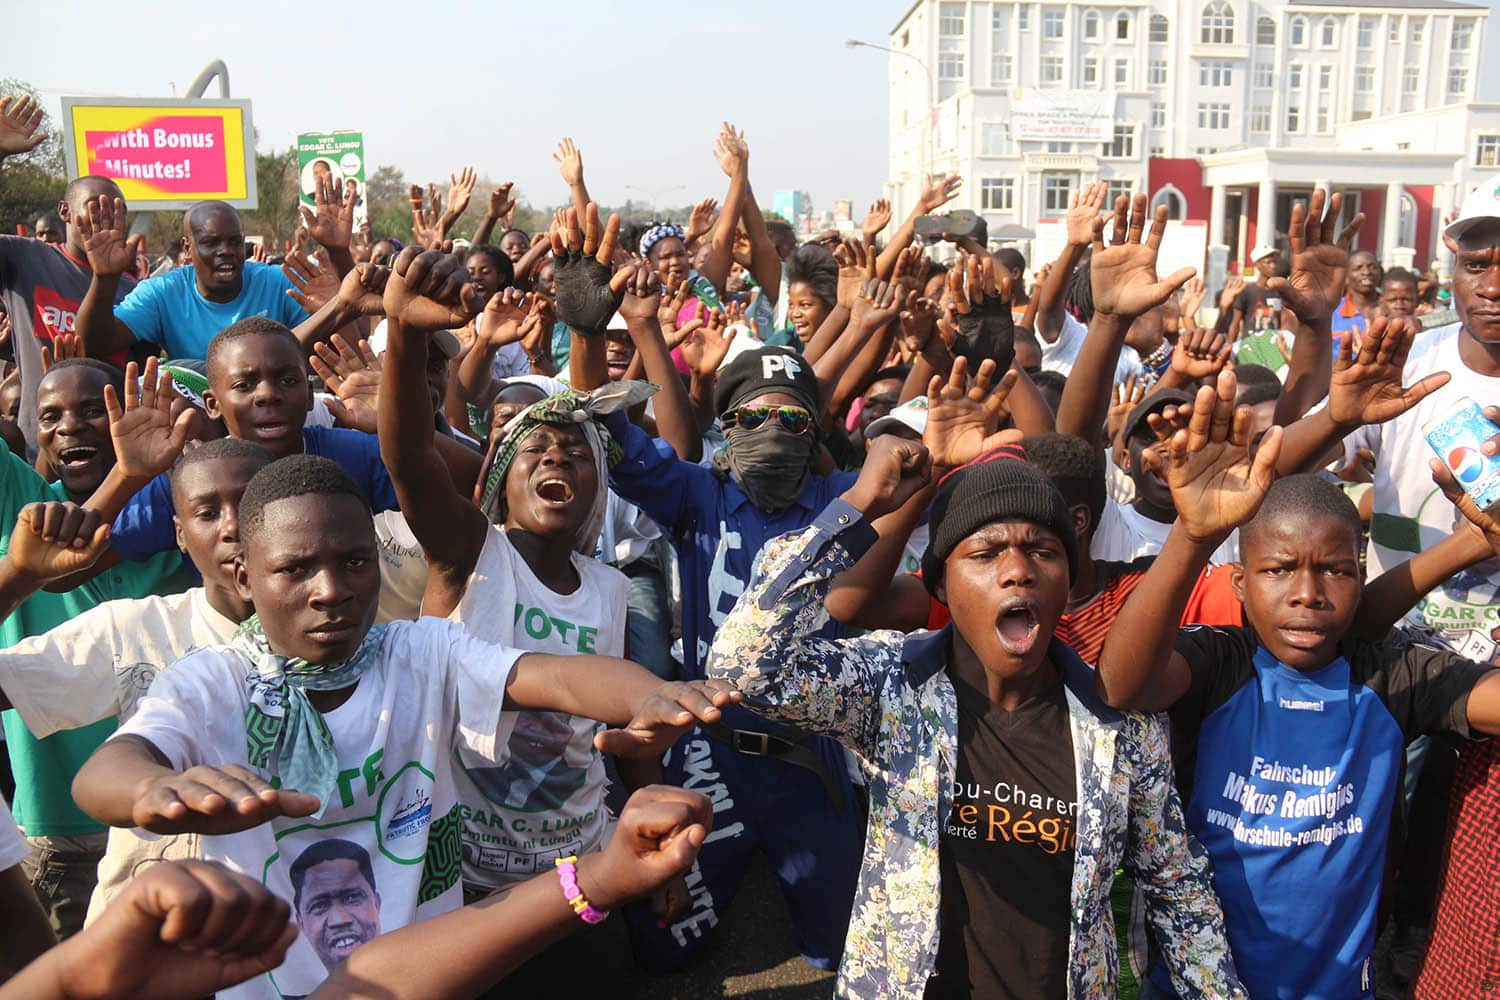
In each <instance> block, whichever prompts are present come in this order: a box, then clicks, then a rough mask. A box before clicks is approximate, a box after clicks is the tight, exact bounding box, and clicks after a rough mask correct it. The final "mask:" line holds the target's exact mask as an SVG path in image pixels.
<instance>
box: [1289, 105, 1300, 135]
mask: <svg viewBox="0 0 1500 1000" xmlns="http://www.w3.org/2000/svg"><path fill="white" fill-rule="evenodd" d="M1286 130H1287V131H1288V132H1300V131H1302V109H1301V108H1299V107H1297V105H1295V104H1292V105H1289V106H1288V107H1287V109H1286Z"/></svg>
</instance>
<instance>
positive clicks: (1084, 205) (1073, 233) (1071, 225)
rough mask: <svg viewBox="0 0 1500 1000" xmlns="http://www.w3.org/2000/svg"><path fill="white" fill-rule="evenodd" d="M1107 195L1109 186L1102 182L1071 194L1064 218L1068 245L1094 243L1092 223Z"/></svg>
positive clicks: (1096, 219) (1097, 216)
mask: <svg viewBox="0 0 1500 1000" xmlns="http://www.w3.org/2000/svg"><path fill="white" fill-rule="evenodd" d="M1108 194H1109V185H1108V184H1106V183H1104V182H1103V181H1096V182H1095V183H1093V184H1090V185H1089V186H1088V187H1086V188H1082V189H1078V190H1075V191H1074V192H1073V195H1072V197H1070V198H1069V199H1068V213H1067V215H1066V216H1065V221H1066V223H1067V231H1068V242H1069V243H1071V244H1073V245H1074V246H1088V245H1089V244H1090V243H1092V242H1093V241H1094V223H1095V222H1096V221H1098V219H1099V213H1100V212H1102V211H1103V210H1104V199H1105V197H1106V196H1107V195H1108ZM1041 281H1042V279H1041V278H1038V279H1037V282H1038V283H1040V282H1041Z"/></svg>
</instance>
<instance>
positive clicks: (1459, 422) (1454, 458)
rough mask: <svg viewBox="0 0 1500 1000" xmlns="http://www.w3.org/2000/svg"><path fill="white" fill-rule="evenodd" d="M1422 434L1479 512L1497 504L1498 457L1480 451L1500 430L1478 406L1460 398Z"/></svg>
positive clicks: (1499, 490)
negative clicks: (1482, 445)
mask: <svg viewBox="0 0 1500 1000" xmlns="http://www.w3.org/2000/svg"><path fill="white" fill-rule="evenodd" d="M1422 432H1423V433H1424V434H1425V435H1426V437H1427V444H1428V446H1429V447H1431V448H1432V450H1433V452H1434V453H1435V454H1436V455H1437V457H1438V458H1439V459H1441V460H1442V461H1444V462H1446V463H1448V471H1449V472H1452V473H1453V478H1454V479H1456V480H1458V485H1459V486H1461V487H1463V490H1464V492H1465V493H1467V494H1469V496H1470V497H1471V498H1472V499H1473V501H1474V503H1475V504H1476V505H1477V506H1478V507H1479V509H1480V510H1485V509H1487V508H1489V507H1491V506H1492V505H1494V504H1495V502H1496V501H1500V455H1496V456H1489V455H1486V454H1485V453H1484V452H1482V451H1480V450H1479V446H1480V445H1481V444H1483V443H1484V442H1485V441H1487V440H1489V439H1490V438H1492V437H1494V436H1495V435H1496V434H1500V427H1497V426H1495V424H1494V422H1493V421H1491V420H1490V419H1489V418H1487V417H1486V416H1485V415H1484V411H1483V410H1482V409H1480V408H1479V404H1478V403H1476V402H1474V400H1472V399H1470V398H1469V397H1467V396H1465V397H1463V398H1462V399H1460V400H1459V401H1458V403H1457V404H1456V405H1455V406H1454V408H1453V410H1452V411H1450V412H1449V413H1448V415H1447V416H1445V417H1442V418H1440V419H1438V420H1433V421H1430V422H1429V423H1428V424H1427V426H1425V427H1423V428H1422Z"/></svg>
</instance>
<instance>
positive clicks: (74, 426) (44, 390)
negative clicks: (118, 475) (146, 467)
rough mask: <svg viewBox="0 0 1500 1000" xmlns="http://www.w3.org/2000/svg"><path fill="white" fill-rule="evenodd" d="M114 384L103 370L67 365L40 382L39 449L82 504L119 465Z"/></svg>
mask: <svg viewBox="0 0 1500 1000" xmlns="http://www.w3.org/2000/svg"><path fill="white" fill-rule="evenodd" d="M108 384H109V376H108V375H106V374H105V373H104V372H102V371H100V370H99V369H97V368H91V367H89V366H88V365H67V366H65V367H61V368H54V369H52V371H50V372H48V373H47V374H46V375H45V376H43V377H42V382H41V384H40V385H39V386H37V390H36V425H37V435H36V444H37V450H38V451H40V452H41V455H42V458H43V459H44V460H45V461H46V464H47V468H49V469H51V470H52V473H53V475H54V476H56V477H57V478H58V479H60V480H61V481H62V484H63V488H64V489H65V490H67V493H68V496H69V497H70V498H71V499H73V500H75V501H77V502H78V503H82V502H83V501H84V500H86V499H88V497H89V495H90V494H92V493H93V492H94V490H96V489H98V487H99V484H100V483H102V482H103V481H104V477H105V475H107V474H108V473H109V470H110V468H111V467H112V466H113V465H114V464H115V448H114V443H113V441H112V440H111V439H110V436H109V413H108V411H106V410H105V408H104V387H105V386H106V385H108Z"/></svg>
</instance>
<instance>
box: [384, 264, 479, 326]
mask: <svg viewBox="0 0 1500 1000" xmlns="http://www.w3.org/2000/svg"><path fill="white" fill-rule="evenodd" d="M382 301H383V304H384V307H385V314H386V316H387V317H388V318H389V319H390V320H391V322H393V323H400V324H401V325H403V326H405V327H406V328H407V329H408V330H411V331H425V332H431V331H433V330H454V329H457V328H459V327H461V326H464V325H466V324H467V323H468V322H469V320H470V319H471V318H472V317H473V315H474V314H475V313H476V312H478V311H479V307H480V305H481V303H480V302H479V301H478V296H477V294H476V293H475V291H474V286H473V285H471V284H470V283H469V272H468V269H467V268H465V267H464V266H463V262H462V261H461V260H459V259H458V258H457V257H454V256H452V255H450V254H445V253H443V252H442V251H441V250H418V249H417V248H416V247H406V248H405V249H403V250H402V251H401V253H400V254H399V255H397V257H396V262H395V265H394V266H393V267H392V268H391V275H390V277H389V278H388V279H387V280H386V283H385V293H384V296H383V299H382Z"/></svg>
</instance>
